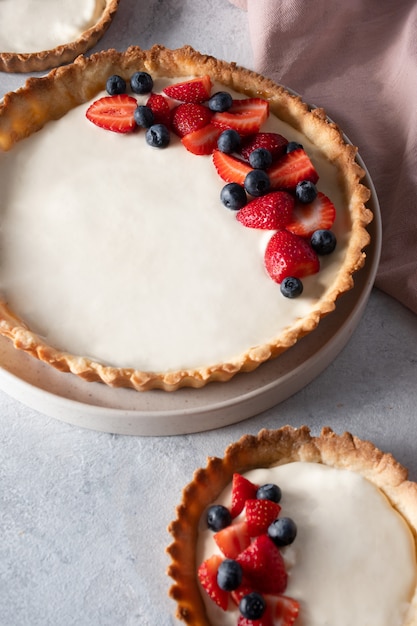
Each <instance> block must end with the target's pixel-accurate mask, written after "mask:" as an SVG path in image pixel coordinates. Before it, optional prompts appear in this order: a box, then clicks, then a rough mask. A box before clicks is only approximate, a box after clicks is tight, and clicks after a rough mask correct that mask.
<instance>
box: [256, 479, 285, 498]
mask: <svg viewBox="0 0 417 626" xmlns="http://www.w3.org/2000/svg"><path fill="white" fill-rule="evenodd" d="M281 496H282V492H281V489H280V488H279V487H278V485H274V484H273V483H268V484H266V485H261V486H260V487H259V489H258V491H257V492H256V497H257V499H258V500H271V501H272V502H279V501H280V500H281Z"/></svg>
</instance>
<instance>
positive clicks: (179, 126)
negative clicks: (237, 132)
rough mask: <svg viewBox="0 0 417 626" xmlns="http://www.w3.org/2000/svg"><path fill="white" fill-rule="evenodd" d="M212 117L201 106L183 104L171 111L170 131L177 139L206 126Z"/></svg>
mask: <svg viewBox="0 0 417 626" xmlns="http://www.w3.org/2000/svg"><path fill="white" fill-rule="evenodd" d="M212 116H213V113H212V112H211V111H210V109H209V108H208V107H206V106H204V105H203V104H195V103H194V102H183V103H182V104H179V105H178V106H177V107H175V109H174V110H173V111H172V118H171V124H172V130H173V131H174V132H175V133H176V134H177V135H178V137H184V135H187V134H188V133H192V132H193V131H195V130H198V129H199V128H203V126H206V125H207V124H208V123H209V122H210V120H211V118H212Z"/></svg>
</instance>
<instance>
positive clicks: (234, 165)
mask: <svg viewBox="0 0 417 626" xmlns="http://www.w3.org/2000/svg"><path fill="white" fill-rule="evenodd" d="M213 163H214V167H215V168H216V170H217V173H218V174H219V176H220V178H222V179H223V180H224V181H226V183H239V185H243V184H244V182H245V178H246V176H247V174H249V172H251V171H252V168H251V166H250V165H248V164H247V163H245V162H244V161H241V160H240V159H237V158H236V157H234V156H231V155H230V154H225V153H224V152H220V150H215V151H214V152H213Z"/></svg>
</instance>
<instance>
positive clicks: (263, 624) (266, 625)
mask: <svg viewBox="0 0 417 626" xmlns="http://www.w3.org/2000/svg"><path fill="white" fill-rule="evenodd" d="M237 626H275V624H274V622H273V621H272V617H271V615H270V613H268V611H267V610H266V611H265V613H264V614H263V615H262V617H261V618H260V619H248V618H247V617H243V615H239V617H238V620H237Z"/></svg>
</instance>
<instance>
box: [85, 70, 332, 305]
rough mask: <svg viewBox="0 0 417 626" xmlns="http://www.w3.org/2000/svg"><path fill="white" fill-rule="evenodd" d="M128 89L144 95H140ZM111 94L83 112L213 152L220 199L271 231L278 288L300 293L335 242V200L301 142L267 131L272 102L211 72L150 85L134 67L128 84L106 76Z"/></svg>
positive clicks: (106, 123)
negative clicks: (219, 86) (237, 92)
mask: <svg viewBox="0 0 417 626" xmlns="http://www.w3.org/2000/svg"><path fill="white" fill-rule="evenodd" d="M129 87H130V90H131V92H132V93H133V94H139V95H141V96H145V97H146V102H145V103H138V101H137V99H136V98H135V97H134V96H133V95H128V93H127V91H128V89H129ZM106 90H107V93H108V94H109V95H108V96H103V97H101V98H99V99H98V100H96V101H95V102H94V103H93V104H92V105H90V107H89V108H88V110H87V112H86V116H87V118H88V119H89V120H90V121H91V122H93V123H94V124H96V125H97V126H99V127H101V128H104V129H107V130H110V131H113V132H117V133H131V132H137V131H138V130H140V129H144V135H145V140H146V142H147V143H148V144H149V145H150V146H151V147H154V148H158V149H163V148H167V147H168V146H169V145H170V143H171V139H172V137H176V138H177V140H178V139H179V140H180V141H181V143H182V144H183V146H184V148H185V149H186V150H187V151H189V152H191V153H192V154H195V155H197V156H205V157H210V158H211V159H212V162H213V166H214V168H215V170H216V172H217V174H218V175H219V177H220V178H221V179H222V181H223V182H224V183H225V184H224V186H223V188H222V190H221V193H220V201H221V202H222V203H223V205H224V206H225V207H226V208H228V209H230V210H232V211H235V212H236V218H237V220H238V221H239V222H240V224H242V225H243V226H244V227H246V228H254V229H260V230H265V231H270V232H271V236H270V239H269V241H268V243H267V245H266V248H265V251H264V267H265V270H266V272H267V273H268V275H269V276H270V277H271V279H272V280H274V281H275V282H276V283H278V284H279V285H280V290H281V293H282V294H283V296H285V297H287V298H295V297H299V296H300V295H301V294H302V293H303V283H302V279H304V278H305V277H307V276H309V275H311V274H315V273H317V272H319V270H320V257H321V256H323V255H328V254H331V253H332V252H333V251H334V249H335V247H336V244H337V241H336V237H335V234H334V232H333V231H332V230H331V229H332V226H333V224H334V221H335V219H336V209H335V206H334V204H333V202H332V201H331V200H330V199H329V198H328V197H327V196H326V195H325V194H324V193H322V192H321V191H319V190H318V189H317V186H316V185H317V182H318V180H319V175H318V173H317V171H316V169H315V167H314V164H313V163H312V161H311V160H310V157H309V156H308V154H307V152H306V151H305V150H304V147H303V146H302V145H301V144H299V143H297V142H296V141H291V140H289V139H288V138H286V137H283V136H282V135H280V134H278V133H273V132H265V131H263V130H262V126H263V124H264V123H265V122H266V120H267V119H268V116H269V103H268V101H267V100H264V99H262V98H258V97H249V98H242V99H234V98H233V97H232V95H231V94H230V93H228V92H227V91H217V92H215V93H212V82H211V79H210V77H209V76H201V77H197V78H192V79H189V80H185V81H183V82H177V83H175V84H171V85H168V86H167V87H165V88H164V89H163V90H162V93H156V92H155V91H154V81H153V79H152V77H151V76H150V75H149V74H148V73H147V72H139V71H138V72H135V73H134V74H133V76H132V77H131V79H130V82H129V85H128V83H127V82H126V80H124V79H123V78H122V77H121V76H118V75H113V76H110V77H109V78H108V80H107V83H106Z"/></svg>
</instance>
